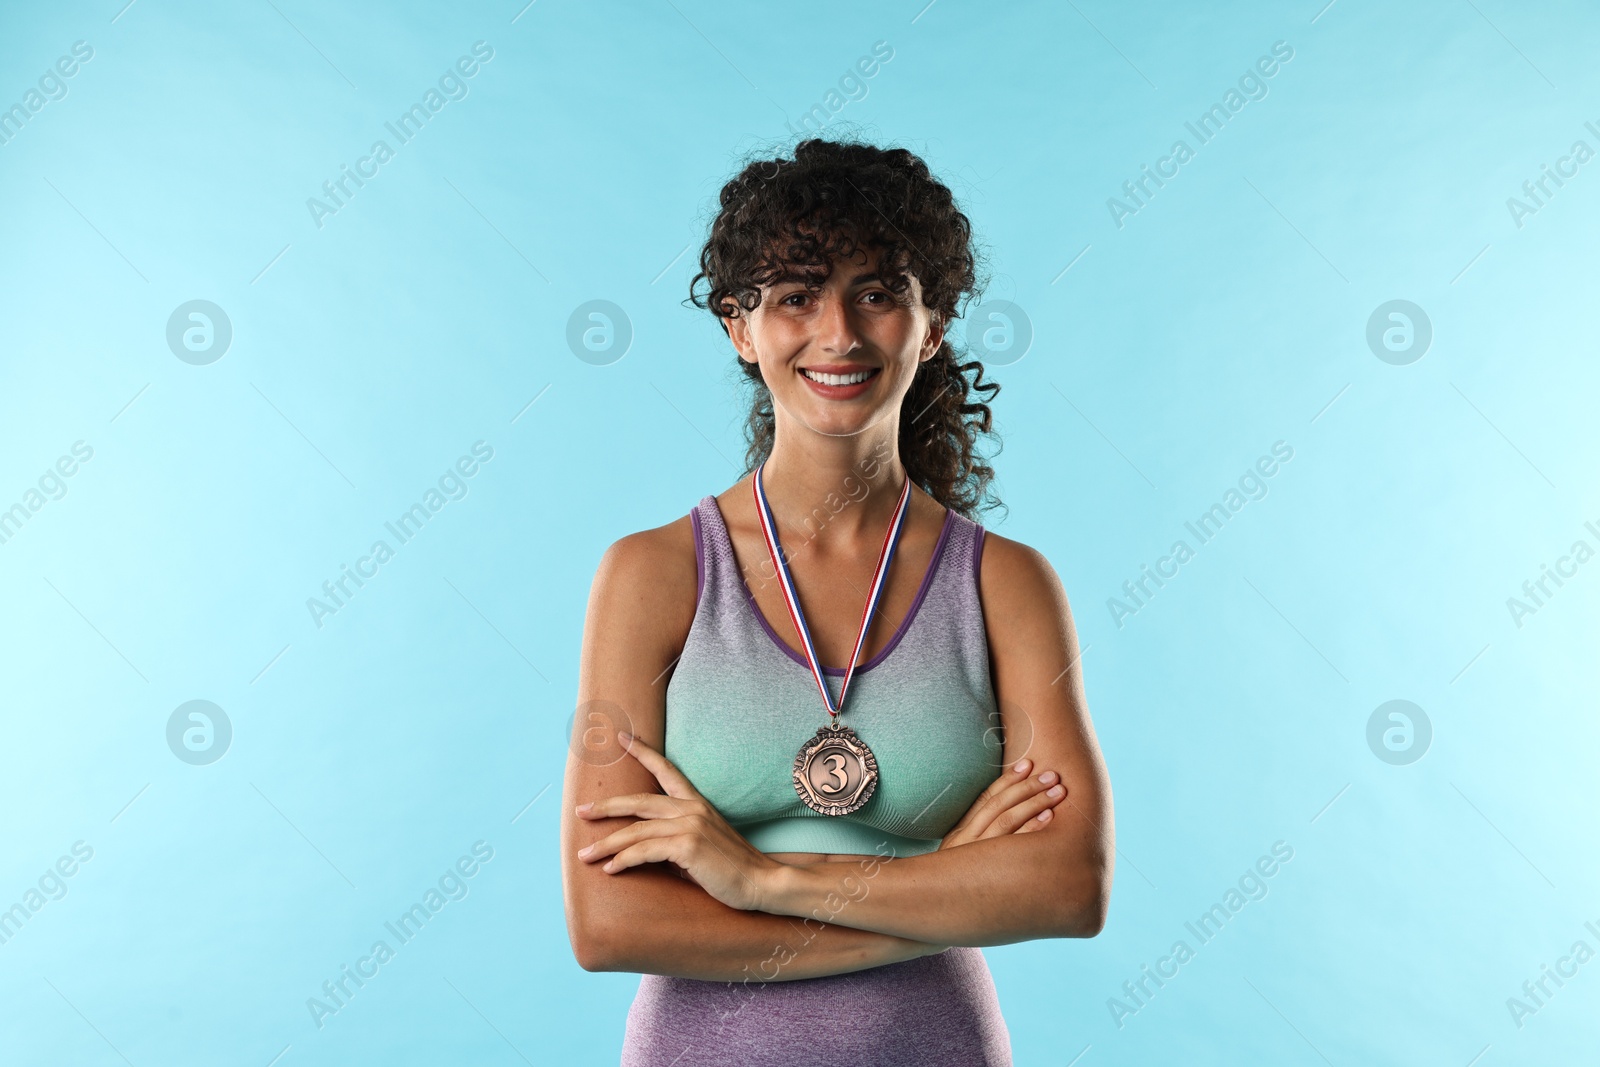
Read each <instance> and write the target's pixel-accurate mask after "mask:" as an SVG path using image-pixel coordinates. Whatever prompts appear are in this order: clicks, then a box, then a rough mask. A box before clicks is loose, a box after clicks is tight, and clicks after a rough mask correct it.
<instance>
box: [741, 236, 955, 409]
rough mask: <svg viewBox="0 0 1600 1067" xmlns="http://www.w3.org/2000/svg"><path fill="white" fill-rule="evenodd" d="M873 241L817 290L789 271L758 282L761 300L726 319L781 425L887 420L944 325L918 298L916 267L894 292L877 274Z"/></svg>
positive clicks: (838, 261)
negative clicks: (907, 284)
mask: <svg viewBox="0 0 1600 1067" xmlns="http://www.w3.org/2000/svg"><path fill="white" fill-rule="evenodd" d="M878 267H879V253H878V250H876V249H858V250H857V251H856V253H855V254H854V255H853V256H848V257H840V258H835V259H834V260H833V261H832V271H831V273H830V274H829V276H828V278H827V280H826V281H824V282H823V283H822V284H821V287H820V288H817V289H808V288H806V281H807V276H806V275H804V274H802V273H800V272H798V271H796V272H794V273H792V274H789V275H786V276H780V277H779V278H778V279H777V280H775V281H774V282H773V284H771V285H768V286H763V287H762V288H761V303H760V304H759V305H758V306H757V307H756V308H755V309H754V310H752V311H744V310H742V309H741V310H740V312H739V314H738V316H737V317H736V318H731V319H726V320H724V321H726V322H727V325H728V335H729V338H730V339H731V340H732V341H733V345H734V348H736V349H737V350H738V352H739V358H741V359H743V360H744V361H745V362H747V363H755V364H758V365H759V366H760V368H761V377H762V379H763V380H764V381H765V382H766V384H767V388H768V389H769V390H770V391H771V393H772V400H773V412H774V415H775V417H776V419H777V421H778V423H779V424H780V425H781V424H782V423H784V422H790V423H793V424H796V425H797V427H802V428H804V429H806V430H809V431H811V432H813V433H817V434H822V435H825V436H829V437H848V436H854V435H856V434H859V433H861V432H862V431H864V430H866V429H868V428H869V427H872V426H876V425H878V424H880V423H882V422H883V421H884V420H885V419H889V420H891V421H890V423H889V425H890V426H891V427H896V428H897V427H898V425H899V419H900V405H901V402H902V401H903V400H904V399H905V395H906V392H907V390H909V389H910V388H911V381H912V379H913V378H914V377H915V376H916V372H917V367H918V365H919V364H920V363H922V362H923V361H925V360H927V359H929V358H930V357H931V356H932V355H933V354H934V353H935V352H936V351H938V349H939V345H940V343H941V342H942V341H943V340H944V327H943V325H942V324H941V323H940V322H939V318H938V316H937V315H936V314H935V313H934V312H933V311H932V310H931V309H930V308H928V307H926V306H924V304H923V303H922V286H921V284H920V283H919V282H918V280H917V278H916V276H915V275H911V276H910V283H911V284H910V287H909V288H908V289H906V291H905V292H903V293H901V294H899V295H896V294H895V293H894V292H893V291H891V290H890V289H889V288H888V286H887V285H886V284H885V279H884V278H883V277H881V276H880V275H879V274H878Z"/></svg>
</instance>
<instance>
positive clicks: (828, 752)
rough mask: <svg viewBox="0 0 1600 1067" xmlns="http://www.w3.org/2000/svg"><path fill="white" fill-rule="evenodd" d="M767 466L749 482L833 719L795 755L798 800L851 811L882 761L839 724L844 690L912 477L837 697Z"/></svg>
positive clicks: (865, 797) (873, 784)
mask: <svg viewBox="0 0 1600 1067" xmlns="http://www.w3.org/2000/svg"><path fill="white" fill-rule="evenodd" d="M765 467H766V463H765V462H763V463H762V464H761V466H759V467H757V468H756V473H755V477H754V478H752V479H750V484H751V486H752V488H753V491H754V492H755V497H756V516H757V518H759V519H760V520H761V532H762V533H763V535H765V537H766V542H767V551H768V553H769V554H771V556H772V566H773V569H774V570H775V571H776V572H777V574H778V587H779V588H780V589H781V590H782V591H783V601H784V604H785V605H786V606H787V607H788V609H789V618H790V620H791V621H792V622H793V623H794V628H795V633H797V634H799V635H800V645H801V647H802V648H804V649H805V653H806V663H807V665H808V666H809V667H810V668H811V676H812V679H813V680H814V681H815V682H816V683H817V690H818V692H820V693H821V694H822V706H823V707H824V708H825V709H826V710H827V712H828V715H829V717H830V722H829V723H828V725H827V726H819V727H818V728H817V732H816V735H815V736H813V737H810V738H807V739H806V743H805V744H803V745H801V746H800V752H799V754H798V755H796V756H795V758H794V791H795V792H796V793H797V794H799V796H800V800H801V802H802V803H804V804H805V805H806V807H808V808H810V809H811V810H812V811H815V812H818V813H820V814H822V815H849V814H850V813H851V812H854V811H859V810H860V809H861V808H862V807H863V806H865V805H866V803H867V801H869V800H871V799H872V794H873V792H874V791H876V790H877V788H878V760H877V758H876V757H874V756H873V754H872V750H871V749H870V748H868V747H867V743H866V742H865V741H863V740H861V738H859V737H857V736H856V732H855V731H854V730H852V729H850V727H848V726H843V725H840V723H839V721H838V720H839V714H840V712H841V711H842V710H843V708H844V697H845V693H846V692H848V691H849V689H850V679H851V678H853V677H854V676H855V672H856V662H857V661H858V660H859V659H860V657H861V646H862V645H863V644H865V643H866V640H867V629H868V627H869V626H870V625H871V622H872V614H873V610H874V609H875V608H876V607H877V606H878V599H879V598H880V597H881V596H882V595H883V587H884V579H885V578H886V577H887V576H888V573H889V561H890V559H892V558H893V557H894V550H895V546H896V545H898V544H899V541H900V531H901V530H902V529H903V528H904V526H905V518H906V505H907V504H908V503H909V502H910V500H911V479H910V478H909V477H908V478H907V479H906V480H905V484H903V485H902V486H901V487H900V500H899V502H898V503H897V504H896V505H895V513H894V518H893V519H892V520H891V521H890V523H889V529H888V531H887V532H886V533H885V534H884V535H883V547H882V549H880V550H879V552H878V565H877V568H876V569H875V570H874V571H873V574H872V584H871V585H870V586H869V587H868V589H867V603H866V606H865V607H864V608H863V609H862V612H861V626H860V628H859V630H858V631H857V632H856V643H855V649H854V650H853V651H852V652H851V653H850V666H849V667H847V668H846V669H845V673H844V681H843V682H841V683H840V685H839V699H838V700H837V701H835V700H834V699H833V693H832V692H830V691H829V689H828V682H827V679H826V678H825V677H824V676H823V671H822V666H821V663H820V662H819V661H818V659H817V649H816V645H815V644H813V642H812V640H811V631H810V630H809V629H808V628H807V627H806V618H805V615H804V613H802V612H801V610H800V596H799V594H798V592H796V590H795V587H794V579H793V577H791V576H790V574H789V565H788V562H787V561H786V560H785V559H784V557H783V550H782V547H781V546H780V545H779V544H778V529H777V523H776V521H775V520H774V519H773V517H772V511H771V509H769V508H768V507H767V494H766V490H765V489H764V488H763V486H762V482H761V472H762V470H763V469H764V468H765Z"/></svg>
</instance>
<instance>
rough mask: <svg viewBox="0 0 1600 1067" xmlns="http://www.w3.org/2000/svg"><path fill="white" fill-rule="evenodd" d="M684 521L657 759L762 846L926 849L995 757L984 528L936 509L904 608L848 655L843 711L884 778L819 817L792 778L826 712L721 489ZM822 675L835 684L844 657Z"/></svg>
mask: <svg viewBox="0 0 1600 1067" xmlns="http://www.w3.org/2000/svg"><path fill="white" fill-rule="evenodd" d="M690 522H691V525H692V526H693V527H694V538H695V562H696V574H697V590H696V603H695V613H694V621H693V623H692V624H691V626H690V628H689V635H688V638H687V639H686V640H685V642H684V646H683V654H682V656H681V657H680V658H679V660H678V663H677V667H676V669H675V670H674V671H673V674H672V677H671V680H670V681H669V682H668V684H667V696H666V740H665V745H664V752H665V754H666V756H667V758H668V759H670V760H671V761H672V762H673V763H674V764H676V765H677V767H678V769H679V770H681V771H682V772H683V773H684V774H685V775H687V776H688V778H689V780H690V781H691V782H693V783H694V786H695V788H696V789H698V790H699V791H700V793H701V795H702V796H704V797H705V798H706V800H708V801H709V802H710V803H711V805H712V806H713V807H715V808H716V809H717V811H718V812H720V813H721V814H722V816H723V818H725V819H727V821H728V823H729V825H731V826H732V827H733V828H734V829H736V830H738V831H739V832H740V834H741V835H743V836H744V838H745V839H746V840H747V841H749V842H750V844H751V845H752V846H754V847H755V848H756V849H757V850H759V851H761V852H822V853H837V854H846V853H848V854H860V855H870V854H873V853H877V854H879V855H885V856H887V855H895V856H909V855H918V854H920V853H924V852H933V851H935V850H936V849H937V848H938V847H939V841H940V839H941V838H943V837H944V835H945V834H946V833H948V832H949V831H950V829H951V828H952V827H953V826H955V824H956V823H957V822H958V821H959V820H960V819H961V816H962V815H963V814H965V813H966V811H967V809H968V808H969V807H971V806H972V802H973V801H974V800H976V799H977V797H978V794H980V793H982V792H983V790H984V789H985V788H986V787H987V786H988V785H989V783H991V782H993V781H994V780H995V779H996V778H997V777H999V775H1000V770H1001V761H1002V758H1003V751H1002V750H1003V744H1002V733H1001V729H1000V725H1001V724H1000V712H999V709H998V706H997V704H996V702H995V695H994V690H993V688H992V686H991V684H990V679H989V646H988V636H987V632H986V631H985V629H984V624H983V608H982V605H981V603H980V601H979V597H978V563H979V560H980V558H981V555H982V551H983V533H984V531H983V527H982V526H980V525H979V524H977V523H975V522H973V521H972V520H970V519H967V518H965V517H964V516H961V515H958V514H956V513H955V512H953V511H948V510H947V511H946V512H945V520H944V526H943V528H942V529H941V530H940V533H939V540H938V542H937V543H936V544H935V546H934V550H933V558H932V560H931V561H930V562H929V564H928V570H927V572H926V574H925V575H924V576H923V579H922V584H921V587H920V588H919V589H918V590H917V595H916V599H915V600H913V601H912V604H911V610H910V613H909V614H908V615H907V616H906V618H905V621H904V622H902V623H901V624H900V627H899V629H898V630H896V631H895V633H894V635H893V636H892V637H891V638H890V639H889V641H888V643H887V644H885V645H884V647H883V650H882V651H880V652H879V653H878V654H877V655H875V656H873V657H872V658H871V659H870V660H867V661H866V662H864V663H862V664H860V665H859V666H857V667H856V673H855V677H854V678H853V679H852V680H851V682H850V694H849V700H848V702H847V703H846V704H845V707H844V710H843V712H842V713H841V714H840V716H839V720H838V721H839V722H840V723H842V724H844V725H846V726H849V727H850V728H851V729H853V730H854V731H855V732H856V734H857V735H858V736H859V737H860V738H861V740H863V741H865V742H866V743H867V745H868V746H869V747H870V748H871V749H872V753H873V755H874V756H875V757H876V758H877V761H878V775H879V777H878V786H877V789H876V791H875V792H874V793H873V795H872V798H871V799H870V800H868V801H867V803H866V805H865V806H863V807H862V808H861V809H860V810H858V811H855V812H852V813H851V814H849V815H822V814H820V813H818V812H815V811H813V810H811V809H810V808H808V807H806V806H805V805H804V804H803V803H801V801H800V797H799V796H798V794H796V793H795V789H794V782H793V779H792V777H791V775H792V772H793V768H794V759H795V755H796V753H797V752H798V751H799V749H800V746H801V744H802V743H804V742H805V741H806V739H807V738H809V737H811V736H813V735H814V734H815V733H816V730H817V727H819V726H823V725H826V724H827V722H828V714H827V712H826V711H825V710H824V709H823V706H822V701H821V699H820V695H819V694H818V693H817V686H816V682H815V681H814V680H813V679H812V675H811V670H810V668H809V667H808V666H807V665H806V661H805V657H804V656H803V655H802V654H801V653H799V652H796V651H794V650H793V649H791V648H790V647H789V646H788V645H787V644H786V643H784V641H783V640H782V639H780V638H779V636H778V634H777V633H776V632H774V630H773V629H772V626H771V624H769V623H768V622H767V620H766V618H765V617H764V616H762V614H761V612H760V611H759V610H758V609H757V607H756V603H755V599H754V598H753V597H752V596H751V594H750V590H749V588H748V587H747V586H746V585H745V582H744V579H743V577H742V575H741V574H740V573H739V564H738V561H737V560H736V558H735V556H734V552H733V543H732V541H731V540H730V539H729V537H728V529H727V525H726V524H725V523H724V522H723V518H722V511H721V509H720V508H719V507H718V506H717V500H716V497H714V496H707V497H706V498H704V499H703V500H701V501H700V503H699V504H698V505H696V507H695V509H694V510H693V511H692V512H690ZM801 596H802V598H803V597H804V593H802V594H801ZM802 604H804V600H803V599H802ZM823 674H824V676H825V677H826V678H827V679H828V680H829V681H830V682H831V683H832V686H831V688H832V689H833V692H834V695H835V696H836V697H837V695H838V691H839V690H838V683H839V681H840V680H841V679H842V678H843V677H844V669H843V668H842V667H829V666H826V665H824V666H823ZM891 850H892V851H891Z"/></svg>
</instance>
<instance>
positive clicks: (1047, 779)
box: [1039, 771, 1056, 785]
mask: <svg viewBox="0 0 1600 1067" xmlns="http://www.w3.org/2000/svg"><path fill="white" fill-rule="evenodd" d="M1055 780H1056V772H1055V771H1045V772H1044V773H1043V774H1041V775H1040V776H1039V782H1040V784H1041V785H1049V784H1050V783H1051V782H1053V781H1055Z"/></svg>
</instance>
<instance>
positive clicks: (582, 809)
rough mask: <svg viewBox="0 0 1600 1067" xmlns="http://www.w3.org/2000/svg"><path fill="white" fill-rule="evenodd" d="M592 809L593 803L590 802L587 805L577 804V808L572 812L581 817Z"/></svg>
mask: <svg viewBox="0 0 1600 1067" xmlns="http://www.w3.org/2000/svg"><path fill="white" fill-rule="evenodd" d="M592 807H594V803H593V802H592V801H591V802H590V803H588V804H579V805H578V806H577V808H575V809H574V810H575V811H577V813H578V814H579V815H582V814H583V813H584V812H586V811H588V810H589V809H590V808H592Z"/></svg>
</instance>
